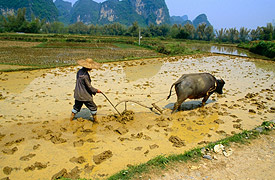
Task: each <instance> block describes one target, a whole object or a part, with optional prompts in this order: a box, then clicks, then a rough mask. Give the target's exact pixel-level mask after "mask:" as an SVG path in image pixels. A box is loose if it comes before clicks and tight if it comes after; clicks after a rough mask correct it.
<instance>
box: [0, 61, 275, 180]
mask: <svg viewBox="0 0 275 180" xmlns="http://www.w3.org/2000/svg"><path fill="white" fill-rule="evenodd" d="M79 68H80V67H70V68H57V69H52V70H40V71H31V72H11V73H2V74H0V92H1V94H0V95H1V96H0V97H1V100H0V154H1V156H0V162H1V163H0V169H1V171H0V177H1V178H2V177H10V179H50V178H51V177H52V176H53V175H54V174H56V173H58V172H59V171H61V170H62V169H63V168H65V169H66V170H67V171H68V173H67V176H70V177H78V176H80V177H82V178H99V179H101V178H105V177H107V176H109V175H111V174H113V173H115V172H118V171H119V170H121V169H123V168H126V167H127V166H130V165H136V164H139V163H144V162H146V161H148V160H149V159H151V158H153V157H155V156H157V155H168V154H175V153H176V154H177V153H182V152H184V151H185V150H188V149H191V148H193V147H197V146H203V145H204V144H205V143H207V142H209V141H215V140H217V139H221V138H224V137H226V136H228V135H231V134H234V133H238V132H240V131H241V130H243V129H251V128H253V127H255V126H256V125H259V124H261V123H262V122H263V121H265V120H272V119H274V108H275V107H274V106H275V105H274V99H275V98H274V91H275V87H274V84H275V83H274V81H275V78H274V75H275V74H274V72H275V64H274V63H273V62H267V61H261V60H253V59H246V58H239V57H238V58H237V57H230V56H206V57H198V56H193V57H192V56H191V57H171V58H163V59H150V60H144V61H143V60H139V61H132V62H122V63H110V64H104V65H103V66H102V68H101V69H99V70H93V71H91V72H90V75H91V78H92V80H93V86H94V87H96V88H98V89H100V90H101V91H103V92H104V93H105V94H106V95H107V96H108V98H109V99H110V100H111V101H112V102H113V103H114V104H117V103H119V102H121V101H123V100H132V101H138V102H140V103H142V104H143V105H146V106H148V107H152V105H151V103H156V104H157V106H159V107H160V108H161V109H163V110H164V113H163V114H162V115H159V113H158V111H156V110H155V109H154V111H153V112H152V111H151V110H150V109H149V108H144V107H142V106H140V105H138V104H136V103H133V102H128V103H127V104H126V107H127V110H132V111H134V113H135V114H134V120H131V121H129V122H126V123H125V124H123V123H121V122H118V121H115V119H114V118H110V117H109V116H108V115H112V114H114V113H115V112H116V111H115V110H114V109H113V108H112V107H111V106H110V104H109V103H108V101H106V99H104V97H103V96H102V95H100V94H97V95H96V96H95V98H94V100H95V102H96V103H97V105H98V106H99V109H98V114H99V121H100V123H99V124H94V123H93V122H92V121H90V120H89V119H90V117H89V112H88V110H87V109H86V108H83V109H82V111H81V112H80V113H79V114H78V115H77V117H78V119H77V120H75V121H73V122H69V115H70V111H71V109H72V105H73V101H74V99H73V89H74V84H75V75H76V72H77V70H78V69H79ZM195 72H210V73H212V74H213V75H215V76H216V77H217V78H222V79H224V80H225V82H226V84H225V87H224V94H223V95H219V96H218V95H216V94H213V95H212V96H211V97H210V98H209V100H208V101H207V105H206V107H204V108H200V107H199V104H200V102H201V100H187V101H186V102H184V103H183V104H182V107H181V109H182V110H181V111H179V112H177V113H175V114H173V115H171V114H170V112H171V108H172V107H173V103H174V102H175V101H176V97H175V95H174V96H172V97H171V98H170V99H169V100H168V101H166V100H165V98H166V97H167V95H168V93H169V90H170V86H171V84H172V83H173V82H174V81H176V80H177V79H178V78H179V77H180V76H181V75H182V74H183V73H195ZM173 92H174V90H173ZM117 107H118V110H119V111H120V112H122V111H123V110H125V103H121V104H119V105H118V106H117ZM87 119H88V120H87ZM75 167H78V170H75V169H74V168H75ZM72 169H74V170H73V171H72Z"/></svg>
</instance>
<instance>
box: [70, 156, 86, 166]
mask: <svg viewBox="0 0 275 180" xmlns="http://www.w3.org/2000/svg"><path fill="white" fill-rule="evenodd" d="M70 162H72V163H77V164H83V163H84V162H86V159H85V158H84V157H83V156H79V157H78V158H76V157H72V158H71V159H70Z"/></svg>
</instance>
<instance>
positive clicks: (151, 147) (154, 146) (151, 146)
mask: <svg viewBox="0 0 275 180" xmlns="http://www.w3.org/2000/svg"><path fill="white" fill-rule="evenodd" d="M149 147H150V149H156V148H159V145H157V144H153V145H150V146H149Z"/></svg>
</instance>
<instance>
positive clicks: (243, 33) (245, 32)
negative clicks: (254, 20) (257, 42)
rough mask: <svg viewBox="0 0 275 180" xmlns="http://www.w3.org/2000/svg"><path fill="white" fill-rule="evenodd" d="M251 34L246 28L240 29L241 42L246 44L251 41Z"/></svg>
mask: <svg viewBox="0 0 275 180" xmlns="http://www.w3.org/2000/svg"><path fill="white" fill-rule="evenodd" d="M249 32H250V30H249V29H247V28H245V27H241V28H240V33H239V38H240V41H241V42H246V41H248V40H249Z"/></svg>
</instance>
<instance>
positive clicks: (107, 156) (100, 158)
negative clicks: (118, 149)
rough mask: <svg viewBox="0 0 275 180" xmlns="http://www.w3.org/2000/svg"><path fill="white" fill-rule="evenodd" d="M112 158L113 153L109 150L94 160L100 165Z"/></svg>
mask: <svg viewBox="0 0 275 180" xmlns="http://www.w3.org/2000/svg"><path fill="white" fill-rule="evenodd" d="M112 156H113V153H112V151H110V150H108V151H104V152H103V153H100V154H99V155H96V156H94V157H93V160H94V162H95V164H100V163H102V162H103V161H105V160H107V159H109V158H111V157H112Z"/></svg>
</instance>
